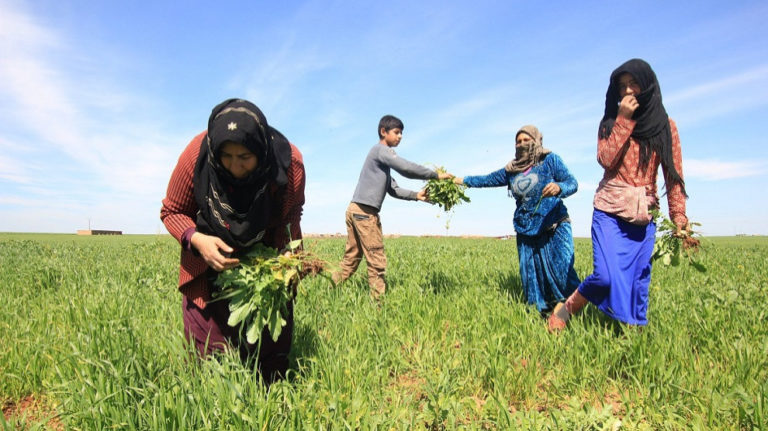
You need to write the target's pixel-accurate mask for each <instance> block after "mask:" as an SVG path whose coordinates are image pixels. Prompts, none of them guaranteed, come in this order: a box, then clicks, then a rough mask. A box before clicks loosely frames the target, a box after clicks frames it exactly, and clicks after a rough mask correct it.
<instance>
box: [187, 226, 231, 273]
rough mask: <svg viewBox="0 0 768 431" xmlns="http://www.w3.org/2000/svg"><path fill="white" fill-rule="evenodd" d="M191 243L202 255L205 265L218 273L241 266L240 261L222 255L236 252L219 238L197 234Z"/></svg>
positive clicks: (190, 240)
mask: <svg viewBox="0 0 768 431" xmlns="http://www.w3.org/2000/svg"><path fill="white" fill-rule="evenodd" d="M189 242H190V243H191V244H192V247H194V248H195V250H197V251H198V253H200V256H202V257H203V259H204V260H205V263H207V264H208V266H210V267H211V268H213V269H214V270H216V271H218V272H221V271H224V270H225V269H230V268H234V267H236V266H238V265H240V260H239V259H234V258H230V257H227V256H224V255H223V254H222V253H221V251H223V252H224V253H232V252H233V251H234V250H233V249H232V247H230V246H228V245H227V243H225V242H224V241H223V240H222V239H221V238H219V237H217V236H212V235H206V234H203V233H200V232H195V233H194V234H192V237H191V238H190V239H189ZM219 250H221V251H219Z"/></svg>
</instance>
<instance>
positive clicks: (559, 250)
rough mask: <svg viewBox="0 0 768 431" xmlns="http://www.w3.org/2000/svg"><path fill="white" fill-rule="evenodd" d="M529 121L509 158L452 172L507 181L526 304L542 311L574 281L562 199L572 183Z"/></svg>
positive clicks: (479, 182)
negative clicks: (488, 169) (485, 169)
mask: <svg viewBox="0 0 768 431" xmlns="http://www.w3.org/2000/svg"><path fill="white" fill-rule="evenodd" d="M542 141H543V138H542V135H541V132H539V129H537V128H536V127H535V126H530V125H529V126H523V127H522V128H521V129H520V130H519V131H518V132H517V134H516V135H515V158H514V160H512V161H510V162H509V163H507V165H506V166H505V167H503V168H501V169H499V170H498V171H495V172H492V173H490V174H488V175H484V176H468V177H464V178H460V177H455V178H454V182H455V183H457V184H465V185H467V186H468V187H501V186H507V188H508V193H509V196H510V197H512V198H514V199H515V203H516V205H517V207H516V209H515V215H514V219H513V222H514V227H515V232H516V233H517V235H516V238H517V254H518V257H519V258H520V279H521V280H522V283H523V291H524V292H525V296H526V298H527V300H528V303H529V304H533V305H535V306H536V308H537V309H538V310H539V311H540V312H541V313H542V315H545V314H546V313H547V312H549V311H551V310H552V309H553V308H554V307H555V305H556V304H558V303H561V302H563V301H565V300H566V298H568V296H569V295H570V294H571V293H572V292H573V291H574V290H575V289H576V287H578V285H579V277H578V275H577V274H576V271H575V270H574V269H573V260H574V258H573V235H572V233H571V221H570V219H569V218H568V209H567V208H566V207H565V205H564V204H563V199H565V198H566V197H568V196H570V195H572V194H574V193H576V190H577V189H578V183H577V182H576V178H574V177H573V175H571V173H570V172H569V171H568V168H567V167H566V166H565V163H563V159H561V158H560V156H558V155H557V154H555V153H553V152H551V151H550V150H548V149H546V148H544V147H543V146H542Z"/></svg>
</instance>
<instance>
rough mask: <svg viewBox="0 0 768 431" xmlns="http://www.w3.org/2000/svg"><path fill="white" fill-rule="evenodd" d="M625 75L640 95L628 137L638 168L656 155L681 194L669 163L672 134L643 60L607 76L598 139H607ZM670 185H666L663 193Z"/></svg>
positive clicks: (656, 85)
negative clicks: (635, 146)
mask: <svg viewBox="0 0 768 431" xmlns="http://www.w3.org/2000/svg"><path fill="white" fill-rule="evenodd" d="M625 73H628V74H630V75H632V77H633V78H634V79H635V81H636V82H637V83H638V85H639V86H640V94H638V95H636V96H635V97H636V98H637V102H638V104H639V106H638V108H637V109H636V110H635V112H634V114H632V119H633V120H635V122H636V124H635V129H634V130H633V131H632V137H633V138H635V139H636V140H637V141H638V142H639V143H640V168H641V169H645V168H646V167H647V166H648V163H649V162H650V160H651V153H656V154H658V155H659V157H660V158H661V164H662V166H663V167H664V169H666V172H667V177H668V180H670V181H671V182H672V183H679V184H680V186H681V187H682V191H683V194H685V182H684V181H683V178H682V177H681V176H680V173H679V172H677V169H675V164H674V162H673V160H672V133H671V131H670V128H669V116H668V115H667V111H666V110H665V109H664V105H663V104H662V103H661V89H660V88H659V81H658V80H657V79H656V74H655V73H654V72H653V69H651V66H650V65H649V64H648V63H646V62H645V61H644V60H641V59H639V58H633V59H632V60H629V61H627V62H626V63H624V64H622V65H621V66H619V67H618V68H617V69H616V70H614V71H613V73H611V82H610V84H609V85H608V91H607V92H606V93H605V113H604V115H603V119H602V120H601V121H600V131H599V133H600V138H602V139H608V137H609V136H610V135H611V131H612V130H613V125H614V124H615V122H616V116H617V115H618V112H619V102H621V95H620V93H619V77H620V76H621V75H623V74H625ZM671 185H672V184H667V189H669V186H671ZM686 196H687V195H686Z"/></svg>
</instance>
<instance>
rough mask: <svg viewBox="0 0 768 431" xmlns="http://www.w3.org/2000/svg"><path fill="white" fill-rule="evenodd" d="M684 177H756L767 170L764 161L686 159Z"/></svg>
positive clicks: (716, 178) (700, 178)
mask: <svg viewBox="0 0 768 431" xmlns="http://www.w3.org/2000/svg"><path fill="white" fill-rule="evenodd" d="M683 172H684V175H685V179H686V180H689V179H692V178H696V179H698V180H704V181H716V180H729V179H736V178H746V177H756V176H760V175H765V174H766V172H768V163H766V161H764V160H763V161H730V162H725V161H721V160H711V159H709V160H698V159H686V160H685V164H684V166H683Z"/></svg>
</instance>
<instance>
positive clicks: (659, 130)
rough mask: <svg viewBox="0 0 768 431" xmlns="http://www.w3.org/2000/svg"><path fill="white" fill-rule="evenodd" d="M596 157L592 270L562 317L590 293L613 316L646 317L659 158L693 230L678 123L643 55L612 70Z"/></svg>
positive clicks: (640, 320) (673, 199)
mask: <svg viewBox="0 0 768 431" xmlns="http://www.w3.org/2000/svg"><path fill="white" fill-rule="evenodd" d="M597 161H598V162H599V163H600V166H602V167H603V169H605V172H604V174H603V179H602V181H600V185H599V186H598V188H597V192H596V193H595V198H594V201H593V206H594V213H593V216H592V247H593V256H594V270H593V272H592V274H591V275H589V276H588V277H587V278H585V279H584V282H582V283H581V285H580V286H579V288H578V290H577V291H576V292H574V293H573V295H571V296H570V297H569V298H568V301H567V302H566V304H565V308H566V310H567V311H568V313H566V316H565V319H563V320H565V321H567V318H568V315H570V314H574V313H576V312H578V311H579V310H581V308H583V307H584V305H586V303H587V301H589V302H592V303H593V304H595V305H596V306H597V308H598V309H599V310H600V311H602V312H603V313H605V314H607V315H608V316H610V317H611V318H613V319H617V320H619V321H621V322H624V323H628V324H633V325H646V324H647V323H648V318H647V312H648V285H649V284H650V281H651V254H652V252H653V243H654V239H655V234H656V224H655V223H654V222H653V220H652V216H651V215H650V214H649V210H651V209H657V208H658V207H659V197H658V195H657V190H656V177H657V175H658V168H659V165H661V169H662V172H663V173H664V183H665V186H666V192H667V193H666V194H667V202H668V204H669V217H670V219H671V220H672V221H673V222H674V223H675V225H676V226H677V230H678V233H677V234H678V235H681V236H685V235H688V234H689V232H690V228H689V226H688V218H687V217H686V215H685V199H686V197H687V194H686V192H685V182H684V181H683V162H682V151H681V148H680V138H679V136H678V134H677V126H676V125H675V122H674V121H672V119H671V118H669V116H667V112H666V110H665V109H664V105H663V104H662V103H661V90H660V89H659V83H658V81H657V79H656V74H655V73H654V72H653V70H652V69H651V66H650V65H648V63H646V62H645V61H643V60H640V59H632V60H629V61H627V62H626V63H624V64H622V65H621V66H619V67H618V68H617V69H616V70H614V71H613V73H611V78H610V82H609V85H608V91H607V93H606V96H605V114H604V115H603V119H602V120H601V121H600V128H599V130H598V141H597ZM557 318H558V317H557V316H554V317H551V319H557Z"/></svg>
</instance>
